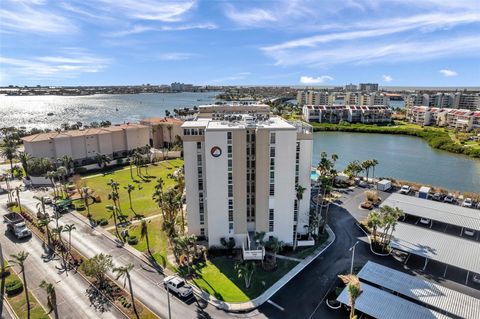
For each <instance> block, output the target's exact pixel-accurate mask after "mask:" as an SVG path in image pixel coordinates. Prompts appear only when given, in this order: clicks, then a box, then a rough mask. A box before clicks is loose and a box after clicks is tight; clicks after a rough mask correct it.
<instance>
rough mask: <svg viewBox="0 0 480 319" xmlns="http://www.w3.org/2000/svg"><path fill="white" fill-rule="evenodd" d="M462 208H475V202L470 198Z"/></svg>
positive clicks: (466, 199) (464, 202)
mask: <svg viewBox="0 0 480 319" xmlns="http://www.w3.org/2000/svg"><path fill="white" fill-rule="evenodd" d="M462 206H463V207H469V208H471V207H472V206H473V201H472V199H471V198H469V197H467V198H465V200H464V201H463V203H462Z"/></svg>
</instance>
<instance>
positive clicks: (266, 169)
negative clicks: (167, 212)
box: [182, 105, 312, 258]
mask: <svg viewBox="0 0 480 319" xmlns="http://www.w3.org/2000/svg"><path fill="white" fill-rule="evenodd" d="M267 109H268V106H266V105H251V106H248V107H247V106H242V107H241V108H239V107H238V106H231V107H230V109H229V107H228V106H220V107H215V106H205V107H202V106H200V108H199V114H198V116H197V118H196V120H193V121H187V122H185V123H184V124H183V126H182V129H183V131H184V132H183V133H184V134H183V145H184V159H185V182H186V194H187V196H186V198H187V220H188V231H189V233H192V234H196V235H198V236H205V237H206V238H208V243H209V246H213V245H220V242H221V239H222V238H230V237H231V238H235V241H236V244H237V247H242V248H244V258H246V256H247V254H248V252H251V251H253V250H255V247H253V246H254V242H253V240H252V237H253V234H254V233H255V232H257V231H264V232H265V233H266V239H268V237H269V236H276V237H278V238H279V239H280V240H282V241H284V242H285V243H286V244H289V245H292V244H293V243H294V242H295V241H296V240H297V239H302V237H301V235H304V234H306V232H307V228H308V224H309V218H308V217H309V207H310V206H309V203H310V170H311V161H312V131H311V127H310V126H309V125H306V124H303V123H302V122H287V121H285V120H283V119H282V118H280V117H275V116H270V114H269V113H268V112H267ZM206 114H210V116H209V117H206V116H205V115H206ZM297 185H300V186H302V187H304V188H305V192H304V193H303V198H302V199H301V200H297V197H296V186H297ZM298 244H299V245H300V240H298Z"/></svg>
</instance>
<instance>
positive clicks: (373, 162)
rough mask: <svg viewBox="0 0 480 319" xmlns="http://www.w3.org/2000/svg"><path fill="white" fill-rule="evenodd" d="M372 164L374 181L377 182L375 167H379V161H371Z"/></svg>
mask: <svg viewBox="0 0 480 319" xmlns="http://www.w3.org/2000/svg"><path fill="white" fill-rule="evenodd" d="M370 161H371V162H370V164H371V165H372V169H373V172H372V175H373V177H372V178H373V180H374V181H375V166H377V165H378V161H377V160H376V159H371V160H370Z"/></svg>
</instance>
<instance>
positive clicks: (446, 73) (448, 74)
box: [439, 69, 458, 77]
mask: <svg viewBox="0 0 480 319" xmlns="http://www.w3.org/2000/svg"><path fill="white" fill-rule="evenodd" d="M439 72H440V73H441V74H443V76H446V77H452V76H457V75H458V73H457V72H455V71H453V70H449V69H442V70H440V71H439Z"/></svg>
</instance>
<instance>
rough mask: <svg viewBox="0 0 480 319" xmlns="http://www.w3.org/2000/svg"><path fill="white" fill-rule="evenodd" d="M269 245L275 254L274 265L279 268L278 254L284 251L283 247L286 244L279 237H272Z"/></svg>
mask: <svg viewBox="0 0 480 319" xmlns="http://www.w3.org/2000/svg"><path fill="white" fill-rule="evenodd" d="M268 244H269V247H270V249H271V250H272V252H273V264H274V265H275V266H277V254H278V253H279V252H280V251H281V250H282V249H283V246H285V244H284V242H283V241H281V240H279V239H278V238H277V237H272V238H271V239H270V241H269V243H268Z"/></svg>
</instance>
